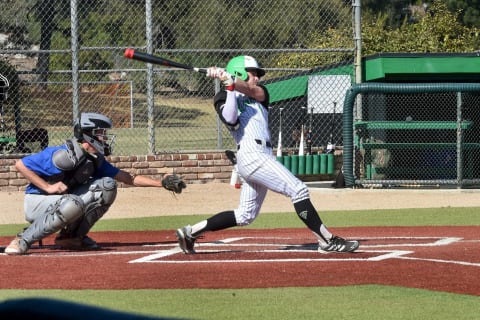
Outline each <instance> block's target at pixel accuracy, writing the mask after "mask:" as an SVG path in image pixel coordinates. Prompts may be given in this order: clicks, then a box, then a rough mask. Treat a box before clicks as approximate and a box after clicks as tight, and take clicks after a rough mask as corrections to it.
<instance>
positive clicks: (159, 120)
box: [0, 0, 355, 156]
mask: <svg viewBox="0 0 480 320" xmlns="http://www.w3.org/2000/svg"><path fill="white" fill-rule="evenodd" d="M5 2H6V3H5ZM353 7H354V4H352V1H343V0H311V1H290V0H280V1H279V0H262V1H259V0H232V1H223V0H184V1H176V0H164V1H152V0H146V1H140V0H135V1H127V0H96V1H90V0H88V1H86V0H82V1H80V0H35V1H33V0H29V1H27V0H21V1H18V0H16V1H10V0H5V1H4V3H3V6H2V12H1V13H0V55H1V57H2V59H1V61H0V74H2V75H3V76H4V77H5V78H6V79H7V81H1V80H0V91H1V92H5V93H6V94H5V95H3V94H2V95H1V98H2V99H0V101H1V102H0V103H1V115H0V116H1V132H0V139H1V140H0V146H1V150H0V153H1V154H3V155H4V156H5V155H8V154H22V153H29V152H34V151H37V150H39V149H40V148H42V147H44V146H45V145H46V144H50V145H56V144H60V143H63V141H64V140H65V139H67V138H70V137H71V136H72V124H73V122H74V120H75V119H76V118H77V116H78V113H79V112H87V111H93V112H100V113H103V114H105V115H107V116H109V117H111V118H112V119H113V122H114V127H115V129H114V130H113V131H114V132H113V133H115V134H116V135H117V139H116V146H115V150H114V152H115V154H117V155H134V154H155V153H161V152H175V151H193V150H217V149H224V148H231V147H232V144H233V141H232V139H231V137H230V135H229V134H228V132H227V131H226V130H225V128H224V127H223V126H222V125H221V124H220V122H219V121H218V119H217V116H216V113H215V112H214V108H213V105H212V97H213V95H214V93H215V92H216V91H217V90H219V89H220V84H219V83H216V82H215V81H214V80H211V79H207V78H206V77H205V76H202V75H201V74H197V73H193V72H190V71H186V70H180V69H175V68H168V67H162V66H158V65H147V64H145V63H142V62H138V61H133V60H129V59H125V58H124V57H123V53H124V51H125V49H126V48H128V47H132V48H135V49H137V50H140V51H145V52H150V53H154V54H156V55H159V56H162V57H165V58H168V59H170V60H174V61H178V62H182V63H185V64H189V65H192V66H197V67H209V66H221V67H223V66H225V65H226V63H227V62H228V60H229V59H230V58H231V57H233V56H236V55H252V56H254V57H255V58H256V59H257V60H258V61H259V62H260V63H261V64H262V65H263V67H264V68H265V69H266V70H267V75H266V76H265V78H264V83H265V84H267V85H268V86H271V88H272V91H273V94H272V99H273V100H272V112H271V116H270V124H271V128H272V139H273V141H272V142H273V143H274V145H277V143H278V141H277V132H278V129H279V127H280V125H281V126H282V128H283V132H284V134H283V141H282V145H283V146H284V147H285V148H286V149H287V150H288V148H290V149H292V150H294V149H295V148H298V143H299V130H300V129H301V128H304V130H307V129H310V130H311V131H312V134H311V144H310V146H313V147H314V148H320V149H321V148H322V147H325V145H326V144H327V143H328V142H333V143H336V144H339V145H341V143H342V117H341V112H342V110H341V109H342V105H343V103H341V102H340V101H339V99H340V98H341V97H342V95H344V90H345V88H346V87H348V86H349V85H350V83H351V81H352V80H351V79H353V78H354V77H353V72H352V64H353V62H354V53H355V50H354V49H353V47H354V37H353V29H354V28H353V25H354V23H353V21H354V19H353V16H354V15H353V14H352V12H353ZM342 39H346V40H342ZM328 70H335V71H333V72H331V71H328ZM286 81H288V84H287V85H286V86H285V87H282V86H281V83H285V82H286ZM279 84H280V85H279ZM7 93H8V95H7ZM280 119H281V121H280ZM302 124H303V126H302Z"/></svg>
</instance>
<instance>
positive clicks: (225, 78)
mask: <svg viewBox="0 0 480 320" xmlns="http://www.w3.org/2000/svg"><path fill="white" fill-rule="evenodd" d="M218 78H219V79H220V80H221V81H222V82H223V84H224V85H225V89H227V90H229V91H233V90H235V79H234V78H233V77H232V75H231V74H230V73H228V72H226V71H221V72H220V73H219V74H218Z"/></svg>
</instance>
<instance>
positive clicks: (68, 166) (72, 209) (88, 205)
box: [5, 112, 185, 255]
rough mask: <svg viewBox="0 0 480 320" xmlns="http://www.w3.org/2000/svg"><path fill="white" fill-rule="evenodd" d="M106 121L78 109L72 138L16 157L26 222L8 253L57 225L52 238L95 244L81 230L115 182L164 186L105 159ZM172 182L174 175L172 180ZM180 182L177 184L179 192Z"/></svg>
mask: <svg viewBox="0 0 480 320" xmlns="http://www.w3.org/2000/svg"><path fill="white" fill-rule="evenodd" d="M111 127H112V121H111V120H110V119H109V118H108V117H106V116H104V115H101V114H98V113H89V112H87V113H82V114H81V117H80V119H79V121H77V123H76V124H75V127H74V135H75V139H69V140H67V141H66V143H65V144H64V145H60V146H52V147H47V148H46V149H44V150H43V151H41V152H39V153H36V154H32V155H29V156H26V157H24V158H23V159H20V160H18V161H17V162H16V164H15V167H16V169H17V170H18V171H19V172H20V173H21V174H22V175H23V176H24V177H25V178H26V179H27V180H28V181H29V182H30V183H29V184H28V186H27V188H26V191H25V193H26V194H25V201H24V207H25V219H26V220H27V221H28V222H29V223H30V226H29V227H28V228H26V229H25V230H23V231H22V232H20V233H19V234H17V236H16V237H15V239H13V240H12V242H11V243H10V245H9V246H8V247H7V248H6V249H5V253H6V254H8V255H23V254H26V253H27V251H28V250H29V248H30V247H31V245H32V244H33V243H35V242H37V241H40V240H42V239H43V238H45V237H46V236H48V235H50V234H53V233H56V232H57V231H60V232H59V234H58V235H57V237H56V238H55V244H56V245H57V246H59V247H62V248H65V249H74V250H79V249H98V248H99V246H98V244H97V242H96V241H95V240H93V239H92V238H90V237H89V236H87V234H88V232H89V231H90V229H91V228H92V227H93V225H94V224H95V223H96V222H97V221H98V220H99V219H100V218H101V217H103V215H104V214H105V213H106V212H107V210H108V209H109V208H110V206H111V204H112V203H113V202H114V201H115V198H116V196H117V182H116V181H120V182H123V183H125V184H129V185H135V186H137V187H165V188H166V189H167V190H169V188H168V186H167V182H168V181H169V180H170V178H171V177H172V176H176V175H172V174H167V175H165V176H164V177H163V178H162V180H161V181H158V180H154V179H151V178H150V177H147V176H142V175H133V174H130V173H129V172H126V171H123V170H120V169H118V168H116V167H114V166H113V165H112V164H111V163H109V162H108V161H107V160H106V159H105V156H108V155H109V154H110V153H111V151H112V148H113V144H114V140H115V136H114V135H111V134H108V133H107V129H110V128H111ZM174 182H175V183H177V184H178V182H177V181H174ZM183 187H185V185H184V184H181V187H180V189H179V190H175V189H174V188H172V190H173V191H175V192H177V193H179V192H181V189H182V188H183Z"/></svg>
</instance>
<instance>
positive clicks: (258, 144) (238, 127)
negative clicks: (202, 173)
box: [176, 56, 359, 254]
mask: <svg viewBox="0 0 480 320" xmlns="http://www.w3.org/2000/svg"><path fill="white" fill-rule="evenodd" d="M264 74H265V70H264V69H262V68H261V67H260V66H259V64H258V62H257V61H256V60H255V59H254V58H252V57H250V56H238V57H235V58H233V59H231V60H230V61H229V62H228V64H227V67H226V70H224V69H221V68H215V67H212V68H209V69H208V71H207V76H209V77H212V78H218V79H220V80H221V81H222V83H223V84H224V85H225V89H226V91H222V92H220V93H218V94H217V95H216V96H215V98H214V105H215V108H216V110H217V112H218V114H219V116H220V119H221V120H222V121H223V122H224V123H225V124H226V125H227V127H228V128H229V129H230V131H231V134H232V136H233V138H234V139H235V142H236V144H237V157H236V158H237V164H236V170H237V172H238V173H239V174H240V175H241V177H242V178H243V180H244V182H243V184H242V190H241V194H240V204H239V205H238V207H237V208H236V209H235V210H229V211H224V212H220V213H218V214H216V215H214V216H212V217H210V218H209V219H207V220H203V221H200V222H198V223H197V224H194V225H193V226H190V225H187V226H185V227H182V228H180V229H178V230H177V231H176V236H177V239H178V243H179V246H180V248H181V249H182V250H183V252H185V253H187V254H191V253H195V250H194V244H195V240H196V239H197V238H198V237H199V236H200V235H201V234H203V233H204V232H207V231H217V230H222V229H226V228H230V227H235V226H244V225H248V224H250V223H252V222H253V221H254V220H255V218H256V217H257V216H258V214H259V212H260V209H261V206H262V203H263V201H264V199H265V196H266V194H267V191H268V190H272V191H274V192H278V193H281V194H283V195H285V196H287V197H289V198H290V199H291V201H292V203H293V206H294V208H295V212H296V213H297V215H298V217H299V218H300V219H301V220H302V221H303V222H304V223H305V224H306V225H307V227H308V228H309V229H310V230H311V231H312V232H313V234H314V235H315V236H316V238H317V239H318V243H319V246H318V251H319V252H321V253H328V252H353V251H355V250H356V249H357V248H358V246H359V242H358V241H356V240H345V239H343V238H341V237H338V236H335V235H333V234H332V233H331V232H330V231H329V230H328V229H327V227H326V226H325V225H324V224H323V222H322V220H321V219H320V216H319V215H318V213H317V211H316V209H315V208H314V206H313V204H312V202H311V201H310V195H309V190H308V188H307V186H306V185H305V184H304V183H303V182H302V181H301V180H300V179H298V178H297V177H296V176H295V175H293V174H292V173H291V172H290V171H289V170H288V169H287V168H286V167H285V166H283V165H282V164H281V163H280V162H278V161H277V160H276V158H275V157H274V156H273V153H272V143H271V140H270V130H269V127H268V104H269V95H268V91H267V89H266V87H264V86H262V85H259V84H258V82H259V79H260V78H261V77H262V76H263V75H264Z"/></svg>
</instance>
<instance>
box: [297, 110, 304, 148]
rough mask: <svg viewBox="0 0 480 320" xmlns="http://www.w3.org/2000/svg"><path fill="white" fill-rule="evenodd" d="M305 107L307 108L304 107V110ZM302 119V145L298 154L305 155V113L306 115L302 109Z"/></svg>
mask: <svg viewBox="0 0 480 320" xmlns="http://www.w3.org/2000/svg"><path fill="white" fill-rule="evenodd" d="M303 109H305V107H302V110H303ZM301 121H302V125H301V127H300V130H301V132H300V145H299V146H298V155H299V156H303V155H304V152H305V150H304V148H305V147H304V140H305V136H304V131H305V124H304V122H305V115H304V113H303V111H302V118H301Z"/></svg>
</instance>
